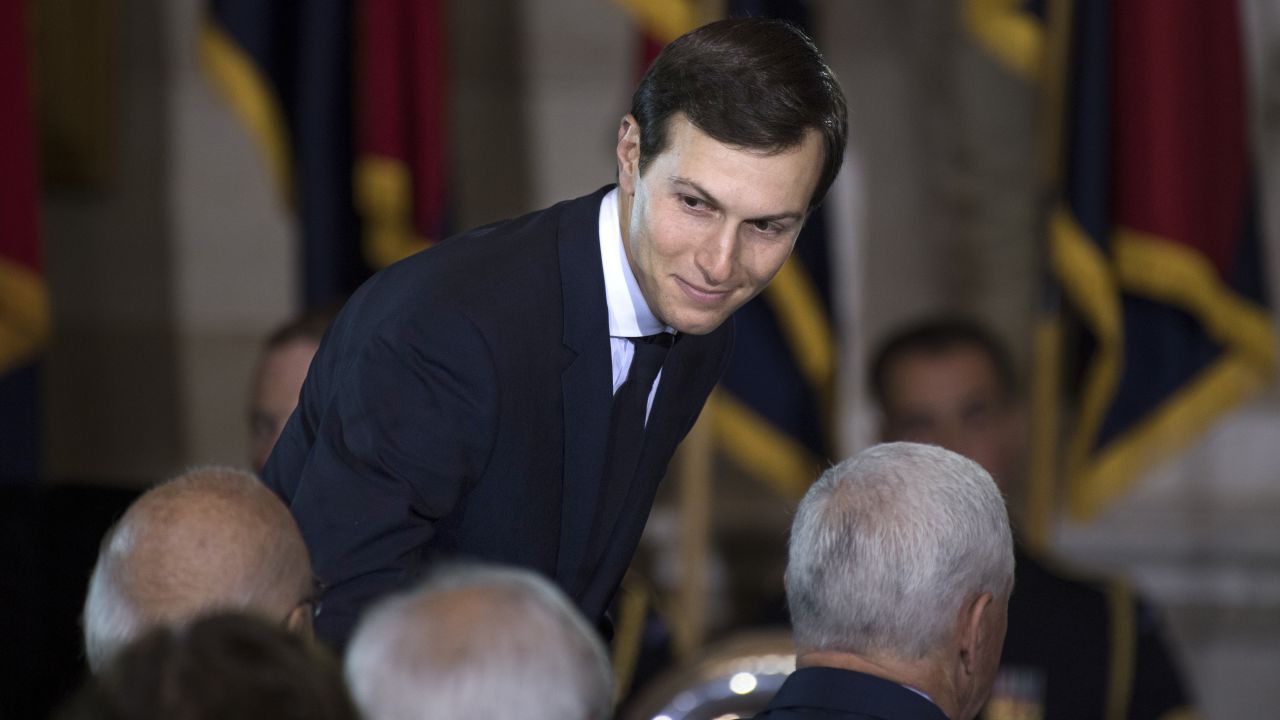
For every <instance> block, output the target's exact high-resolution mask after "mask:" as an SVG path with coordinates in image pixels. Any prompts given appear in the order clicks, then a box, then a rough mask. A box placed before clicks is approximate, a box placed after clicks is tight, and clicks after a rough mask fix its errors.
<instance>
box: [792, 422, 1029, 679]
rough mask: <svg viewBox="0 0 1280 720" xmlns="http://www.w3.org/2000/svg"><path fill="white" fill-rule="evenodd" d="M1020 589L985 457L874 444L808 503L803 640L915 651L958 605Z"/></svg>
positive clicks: (799, 630)
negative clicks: (1015, 583) (976, 459)
mask: <svg viewBox="0 0 1280 720" xmlns="http://www.w3.org/2000/svg"><path fill="white" fill-rule="evenodd" d="M1012 587H1013V539H1012V535H1011V533H1010V530H1009V516H1008V513H1007V511H1006V510H1005V505H1004V500H1003V498H1002V497H1001V496H1000V492H999V490H997V489H996V486H995V483H994V482H993V481H992V480H991V476H990V475H988V474H987V472H986V471H985V470H983V469H982V468H981V467H980V466H979V465H978V464H977V463H975V462H973V461H971V460H968V459H966V458H964V457H962V456H960V455H957V454H956V453H953V452H950V451H949V450H944V449H942V448H938V447H933V446H930V445H920V444H916V443H888V444H884V445H877V446H875V447H872V448H870V449H868V450H866V451H864V452H862V453H860V454H858V455H855V456H854V457H852V458H850V459H848V460H845V461H844V462H842V463H840V464H839V465H837V466H835V467H833V468H831V469H830V470H828V471H827V472H825V473H824V474H823V475H822V477H820V478H819V479H818V481H817V482H815V483H814V484H813V487H811V488H810V489H809V492H808V493H807V494H806V495H805V497H804V499H803V500H802V501H801V502H800V507H799V509H798V510H797V511H796V517H795V520H794V522H793V524H792V527H791V546H790V557H789V560H788V564H787V602H788V605H789V607H790V610H791V620H792V625H793V627H794V631H795V639H796V645H797V648H798V649H799V650H800V651H801V652H807V651H822V650H829V651H838V652H846V653H853V654H857V655H861V656H864V657H869V658H877V657H879V658H889V659H893V660H898V661H914V660H919V659H921V658H924V657H925V656H926V655H928V654H929V653H930V652H932V651H934V650H938V649H940V648H942V647H944V646H945V644H946V643H947V640H948V638H949V636H950V634H952V633H953V632H954V628H955V626H956V621H957V613H958V612H959V611H960V610H961V608H962V606H963V605H964V604H965V603H966V601H967V599H968V598H972V597H974V596H975V595H979V594H981V593H991V594H992V596H993V597H995V598H997V599H1000V600H1005V599H1007V598H1008V596H1009V592H1010V591H1011V590H1012Z"/></svg>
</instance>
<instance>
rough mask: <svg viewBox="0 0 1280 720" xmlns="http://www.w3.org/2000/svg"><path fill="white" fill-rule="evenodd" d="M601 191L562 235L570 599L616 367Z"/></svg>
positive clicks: (560, 571)
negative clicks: (602, 249) (571, 355)
mask: <svg viewBox="0 0 1280 720" xmlns="http://www.w3.org/2000/svg"><path fill="white" fill-rule="evenodd" d="M606 191H607V188H606V189H605V190H602V191H600V192H596V193H594V194H592V195H590V196H588V197H587V198H585V199H583V200H581V201H578V202H575V203H572V204H571V205H569V206H567V207H566V208H565V212H564V214H563V216H562V217H561V219H560V228H559V243H560V281H561V289H562V292H563V304H564V345H565V347H567V348H568V349H569V350H570V351H572V352H573V353H575V357H574V359H573V360H572V361H571V362H570V363H569V365H568V367H566V368H565V370H564V372H563V373H562V374H561V393H562V400H563V403H564V486H563V500H562V503H561V514H560V550H559V555H558V558H557V561H556V577H557V579H558V580H559V581H560V582H561V585H562V586H563V587H564V588H565V589H566V590H567V591H568V592H569V594H570V595H571V596H576V595H577V593H578V592H579V591H580V589H581V583H582V582H583V581H584V580H585V577H584V568H585V566H586V563H587V560H588V557H587V550H588V547H589V546H590V543H589V538H590V534H591V523H592V520H593V519H594V517H595V514H596V506H597V501H598V499H599V492H600V478H601V477H602V476H603V474H604V461H605V449H606V443H607V441H608V432H609V407H610V401H611V399H612V392H611V389H612V381H611V378H612V366H613V361H612V358H611V354H610V350H609V318H608V310H607V306H606V301H605V292H604V276H603V270H602V269H601V260H600V236H599V231H598V227H599V213H600V200H601V198H602V197H603V195H604V192H606Z"/></svg>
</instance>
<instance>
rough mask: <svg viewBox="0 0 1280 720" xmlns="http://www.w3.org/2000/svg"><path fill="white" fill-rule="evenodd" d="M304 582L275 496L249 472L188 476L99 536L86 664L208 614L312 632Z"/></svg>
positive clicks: (297, 542)
mask: <svg viewBox="0 0 1280 720" xmlns="http://www.w3.org/2000/svg"><path fill="white" fill-rule="evenodd" d="M311 583H312V576H311V564H310V561H309V560H308V557H307V549H306V546H305V545H304V544H303V541H302V535H301V534H300V533H299V531H298V526H297V525H296V524H295V523H294V521H293V517H292V516H291V515H290V514H289V510H288V509H287V508H286V507H285V506H284V504H283V503H282V502H281V501H280V499H279V498H277V497H276V496H275V495H274V494H273V493H272V492H271V491H270V490H268V489H267V488H266V487H265V486H264V485H263V484H262V483H261V482H259V481H258V480H257V478H255V477H254V476H253V475H250V474H249V473H245V472H241V471H238V470H232V469H228V468H200V469H196V470H192V471H190V472H188V473H185V474H183V475H181V476H179V477H177V478H175V479H174V480H171V481H169V482H167V483H164V484H162V485H159V486H157V487H155V488H153V489H151V490H150V491H148V492H147V493H145V494H144V495H143V496H142V497H140V498H138V500H137V501H135V502H134V504H133V505H132V506H130V508H129V510H128V511H127V512H126V513H125V514H124V517H122V518H121V519H120V521H119V522H118V523H116V525H115V526H114V527H113V528H112V529H111V530H110V531H108V533H107V535H106V537H105V538H104V539H103V542H102V547H101V549H100V551H99V554H98V562H97V565H96V566H95V567H94V571H93V577H92V579H91V580H90V582H89V594H88V598H87V599H86V601H85V610H84V630H85V649H86V653H87V655H88V658H89V665H90V667H91V668H95V669H96V668H97V667H99V666H100V665H101V664H102V663H103V662H104V661H105V660H106V659H107V658H108V657H109V656H110V655H111V654H113V653H114V652H115V651H116V650H117V649H119V647H121V646H122V645H124V644H125V643H127V642H129V641H130V640H131V639H133V638H134V637H136V636H138V635H140V634H141V633H142V632H143V631H145V630H146V629H148V628H150V627H152V626H155V625H161V624H172V623H182V622H185V621H187V620H190V619H192V618H194V617H196V616H199V615H201V614H203V613H205V612H207V611H209V610H213V609H243V610H246V611H249V612H252V613H255V614H259V615H262V616H264V617H266V618H267V619H269V620H272V621H276V622H282V623H285V622H287V623H289V624H290V626H293V627H297V628H306V629H309V620H310V618H309V614H308V612H307V611H306V610H307V609H306V608H304V607H302V605H303V601H304V600H305V599H306V598H307V597H308V596H309V595H310V593H311Z"/></svg>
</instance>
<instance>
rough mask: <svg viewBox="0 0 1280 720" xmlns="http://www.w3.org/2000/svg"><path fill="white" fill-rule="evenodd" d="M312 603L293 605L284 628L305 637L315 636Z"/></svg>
mask: <svg viewBox="0 0 1280 720" xmlns="http://www.w3.org/2000/svg"><path fill="white" fill-rule="evenodd" d="M311 618H312V612H311V603H301V604H298V605H295V606H293V609H292V610H290V611H289V616H288V617H286V618H285V619H284V628H285V629H286V630H288V631H289V632H291V633H296V634H298V635H301V636H302V637H305V638H308V639H310V638H313V637H315V634H316V631H315V626H314V625H313V624H312V621H311Z"/></svg>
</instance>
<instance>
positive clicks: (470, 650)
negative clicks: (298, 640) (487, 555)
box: [346, 566, 613, 720]
mask: <svg viewBox="0 0 1280 720" xmlns="http://www.w3.org/2000/svg"><path fill="white" fill-rule="evenodd" d="M346 676H347V683H348V685H350V687H351V693H352V696H353V697H354V698H355V701H356V705H357V706H359V708H360V710H361V713H362V714H363V715H364V717H366V718H367V719H368V720H421V719H425V718H467V717H473V718H481V717H505V716H509V715H510V716H515V715H518V716H519V717H521V718H526V719H527V720H603V719H604V718H608V717H610V715H611V713H612V703H613V691H612V686H613V678H612V674H611V672H610V669H609V660H608V656H607V655H606V653H605V649H604V644H603V643H602V642H601V640H600V638H599V636H598V635H597V634H596V632H595V630H594V629H593V628H592V627H591V626H590V625H588V624H587V622H586V620H585V619H584V618H583V617H582V615H581V614H580V613H579V612H578V611H577V609H576V608H574V607H573V606H572V605H571V604H570V603H569V601H568V600H567V599H566V598H565V597H564V595H563V594H562V593H561V592H560V591H559V590H558V589H557V588H556V587H555V586H554V585H552V584H551V583H550V582H549V581H547V580H545V579H543V578H542V577H540V576H538V575H536V574H534V573H532V572H530V571H527V570H521V569H516V568H499V567H483V566H472V567H455V568H451V569H447V570H445V571H443V572H441V573H438V574H437V575H436V576H434V577H433V578H432V579H430V580H429V581H428V582H427V583H425V584H424V585H421V586H420V587H418V588H417V589H415V590H412V591H409V592H407V593H404V594H401V595H398V596H393V597H391V598H388V599H386V600H384V601H382V602H381V603H379V604H378V605H376V606H375V607H374V608H373V609H372V610H371V611H370V612H369V613H368V614H367V615H366V616H365V617H364V619H363V620H361V622H360V624H359V626H358V627H357V629H356V632H355V635H354V636H353V638H352V641H351V644H350V646H349V647H348V649H347V655H346Z"/></svg>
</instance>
